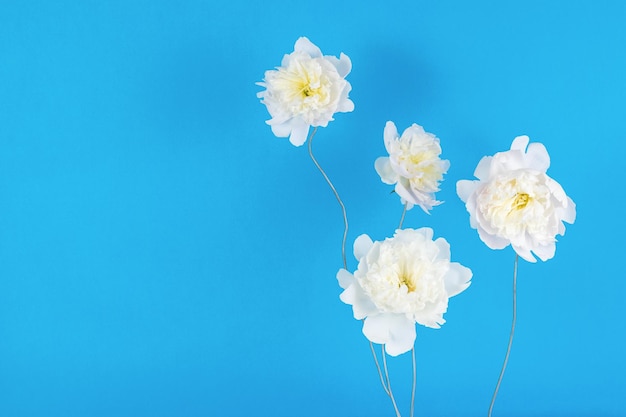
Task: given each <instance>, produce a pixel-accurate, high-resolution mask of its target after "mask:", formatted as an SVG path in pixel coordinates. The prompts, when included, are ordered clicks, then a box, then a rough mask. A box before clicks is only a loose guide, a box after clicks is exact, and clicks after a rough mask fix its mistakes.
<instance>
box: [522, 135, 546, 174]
mask: <svg viewBox="0 0 626 417" xmlns="http://www.w3.org/2000/svg"><path fill="white" fill-rule="evenodd" d="M526 166H527V167H528V168H531V169H536V170H537V171H541V172H546V171H547V170H548V168H549V167H550V155H548V151H547V150H546V147H545V146H543V144H542V143H537V142H535V143H531V144H530V145H529V146H528V152H526Z"/></svg>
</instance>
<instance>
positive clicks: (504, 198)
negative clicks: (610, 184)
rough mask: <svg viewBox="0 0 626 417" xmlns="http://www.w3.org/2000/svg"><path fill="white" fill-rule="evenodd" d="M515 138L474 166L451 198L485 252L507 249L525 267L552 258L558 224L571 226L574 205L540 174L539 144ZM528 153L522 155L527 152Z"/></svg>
mask: <svg viewBox="0 0 626 417" xmlns="http://www.w3.org/2000/svg"><path fill="white" fill-rule="evenodd" d="M528 143H529V138H528V136H519V137H517V138H515V140H514V141H513V143H512V144H511V149H510V150H509V151H506V152H499V153H497V154H495V155H494V156H486V157H484V158H483V159H481V160H480V162H479V163H478V166H477V167H476V170H475V171H474V176H475V177H476V178H478V180H474V181H470V180H461V181H459V182H458V183H457V194H458V195H459V197H460V198H461V200H463V202H464V203H465V207H466V208H467V211H468V212H469V214H470V225H471V226H472V228H474V229H477V230H478V235H479V236H480V239H481V240H482V241H483V242H485V244H486V245H487V246H488V247H489V248H491V249H503V248H505V247H507V246H508V245H509V244H510V245H511V246H513V249H514V250H515V252H517V253H518V254H519V256H521V257H522V258H524V259H526V260H527V261H529V262H536V259H535V257H534V256H533V254H531V251H532V252H533V253H534V254H535V255H537V256H538V257H539V259H541V260H542V261H546V260H548V259H550V258H552V257H553V256H554V253H555V251H556V245H555V242H556V235H563V234H564V233H565V225H564V224H563V222H567V223H574V220H575V219H576V205H575V204H574V202H573V201H572V199H571V198H569V197H568V196H567V195H565V191H563V188H561V186H560V185H559V183H557V182H556V181H554V180H553V179H552V178H550V177H549V176H548V175H547V174H546V171H547V170H548V167H549V166H550V157H549V156H548V152H547V151H546V148H545V147H544V146H543V145H542V144H541V143H532V144H530V145H528ZM527 147H528V149H527Z"/></svg>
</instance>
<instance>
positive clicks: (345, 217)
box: [309, 127, 348, 269]
mask: <svg viewBox="0 0 626 417" xmlns="http://www.w3.org/2000/svg"><path fill="white" fill-rule="evenodd" d="M316 132H317V127H316V128H314V129H313V132H311V136H309V155H310V156H311V160H313V163H314V164H315V166H316V167H317V169H318V170H319V171H320V172H321V173H322V176H323V177H324V179H325V180H326V182H327V183H328V185H329V186H330V189H331V190H332V191H333V193H334V194H335V198H336V199H337V202H338V203H339V205H340V206H341V212H342V214H343V225H344V229H343V240H342V242H341V256H342V258H343V267H344V269H348V262H347V261H346V240H347V238H348V215H347V213H346V206H345V205H344V204H343V201H341V198H340V197H339V193H338V192H337V189H336V188H335V186H334V185H333V183H332V182H331V181H330V178H328V175H326V172H324V170H323V169H322V167H321V166H320V164H319V163H318V162H317V160H316V159H315V157H314V156H313V147H312V146H313V145H312V143H313V136H315V133H316Z"/></svg>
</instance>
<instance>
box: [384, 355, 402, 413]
mask: <svg viewBox="0 0 626 417" xmlns="http://www.w3.org/2000/svg"><path fill="white" fill-rule="evenodd" d="M381 347H382V351H383V367H384V368H385V378H386V379H387V388H388V389H389V398H391V403H392V404H393V409H394V410H395V411H396V417H401V416H400V411H399V410H398V405H397V404H396V399H395V398H394V397H393V392H392V391H391V382H390V381H389V370H388V369H387V354H386V353H385V345H381Z"/></svg>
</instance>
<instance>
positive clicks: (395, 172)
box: [374, 122, 450, 213]
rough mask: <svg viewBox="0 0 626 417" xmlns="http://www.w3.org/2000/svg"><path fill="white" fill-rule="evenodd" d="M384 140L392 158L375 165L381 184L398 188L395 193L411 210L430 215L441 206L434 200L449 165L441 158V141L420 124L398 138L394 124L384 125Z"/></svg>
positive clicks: (381, 158) (379, 159)
mask: <svg viewBox="0 0 626 417" xmlns="http://www.w3.org/2000/svg"><path fill="white" fill-rule="evenodd" d="M384 139H385V148H386V149H387V152H388V153H389V157H386V156H383V157H380V158H378V159H376V163H375V164H374V167H375V168H376V172H378V175H380V179H381V180H382V182H384V183H385V184H396V188H395V191H396V193H397V194H398V195H399V196H400V201H401V202H402V204H407V208H408V209H411V208H413V205H418V206H420V207H421V208H422V210H424V211H425V212H426V213H428V211H429V210H431V209H432V208H433V207H434V206H437V205H439V204H441V202H440V201H437V200H435V192H437V191H439V183H440V182H441V181H442V179H443V174H445V173H446V172H447V171H448V168H449V167H450V162H449V161H447V160H442V159H441V158H439V155H441V146H439V139H437V137H436V136H435V135H433V134H431V133H427V132H425V131H424V128H422V127H421V126H419V125H417V124H413V125H412V126H411V127H409V128H407V129H406V130H405V131H404V132H403V133H402V136H400V137H399V136H398V130H397V129H396V125H395V124H394V123H393V122H387V124H386V125H385V131H384Z"/></svg>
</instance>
